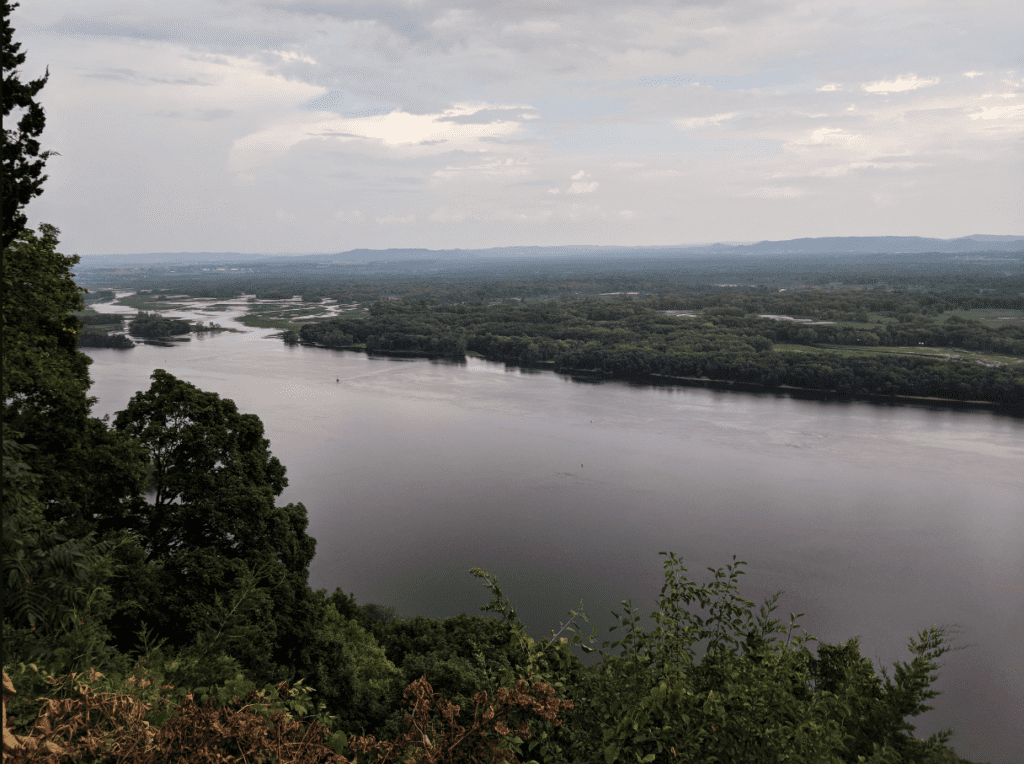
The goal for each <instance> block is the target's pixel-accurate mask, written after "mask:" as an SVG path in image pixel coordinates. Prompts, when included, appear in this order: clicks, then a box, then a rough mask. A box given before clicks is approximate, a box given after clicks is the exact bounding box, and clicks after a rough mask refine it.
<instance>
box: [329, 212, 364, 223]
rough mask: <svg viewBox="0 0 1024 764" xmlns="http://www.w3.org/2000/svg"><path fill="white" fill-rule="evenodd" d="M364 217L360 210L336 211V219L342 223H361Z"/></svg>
mask: <svg viewBox="0 0 1024 764" xmlns="http://www.w3.org/2000/svg"><path fill="white" fill-rule="evenodd" d="M363 217H364V216H363V213H362V212H360V211H359V210H338V211H337V212H335V213H334V219H335V220H337V221H339V222H342V223H361V222H362V221H363Z"/></svg>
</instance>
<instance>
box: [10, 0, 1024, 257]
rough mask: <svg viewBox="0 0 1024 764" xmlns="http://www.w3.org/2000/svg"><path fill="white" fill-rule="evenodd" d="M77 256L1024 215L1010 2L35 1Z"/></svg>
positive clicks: (943, 228) (675, 234)
mask: <svg viewBox="0 0 1024 764" xmlns="http://www.w3.org/2000/svg"><path fill="white" fill-rule="evenodd" d="M12 22H13V25H14V28H15V40H16V41H17V42H20V43H22V51H23V52H25V53H26V55H27V59H26V62H25V64H24V65H23V66H22V67H21V74H22V79H23V80H24V79H26V78H35V77H37V76H40V75H41V74H42V73H43V72H44V70H45V69H46V68H47V67H49V72H50V79H49V82H48V84H47V85H46V87H45V88H43V90H42V91H41V93H40V95H39V101H40V102H41V103H42V105H43V106H44V108H45V109H46V120H47V125H46V130H45V132H44V133H43V136H42V145H43V148H44V149H52V150H54V151H57V152H59V153H60V156H53V157H51V158H50V160H49V162H48V163H47V173H48V175H49V179H48V180H47V182H46V183H45V185H44V193H43V195H42V196H41V197H38V198H37V199H35V200H34V201H33V202H32V203H31V204H30V205H29V206H28V208H27V210H26V212H27V214H28V217H29V223H30V225H33V226H36V225H38V224H39V223H41V222H46V223H50V224H52V225H55V226H57V227H58V228H59V229H60V230H61V242H62V251H64V252H65V254H72V253H77V254H82V255H86V254H120V253H144V252H245V253H286V252H287V253H328V252H342V251H346V250H349V249H354V248H362V247H366V248H371V249H386V248H389V247H426V248H430V249H441V248H485V247H500V246H550V245H563V244H590V245H678V244H691V243H701V242H715V241H720V242H752V241H761V240H779V239H788V238H797V237H803V236H886V235H901V236H933V237H939V238H953V237H958V236H966V235H970V234H1004V235H1005V234H1024V46H1022V45H1021V44H1020V39H1021V38H1020V35H1021V32H1022V31H1024V3H1021V2H1020V0H973V1H972V2H963V0H885V2H881V1H880V0H873V1H868V2H865V0H856V1H854V2H833V1H832V0H809V1H806V0H767V1H766V0H758V1H757V2H754V1H752V0H695V1H693V2H683V1H681V0H653V1H649V0H628V1H625V0H622V1H620V0H610V1H605V0H587V2H578V3H577V2H568V1H566V0H528V1H524V2H517V1H514V0H472V1H470V0H407V1H405V2H391V3H388V2H362V1H361V0H352V1H350V2H316V0H277V1H276V2H269V1H264V0H175V2H173V3H169V2H154V1H152V0H73V1H72V0H22V3H21V7H19V8H18V9H16V10H15V11H14V13H13V14H12Z"/></svg>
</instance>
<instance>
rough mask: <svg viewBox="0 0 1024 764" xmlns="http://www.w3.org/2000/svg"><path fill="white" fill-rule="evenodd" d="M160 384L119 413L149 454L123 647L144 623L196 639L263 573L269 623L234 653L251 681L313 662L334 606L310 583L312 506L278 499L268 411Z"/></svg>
mask: <svg viewBox="0 0 1024 764" xmlns="http://www.w3.org/2000/svg"><path fill="white" fill-rule="evenodd" d="M152 379H153V383H152V385H151V386H150V389H149V390H148V391H146V392H139V393H137V394H136V395H135V396H134V397H133V398H132V399H131V400H130V401H129V403H128V406H127V408H125V410H124V411H121V412H118V414H117V416H116V417H115V419H114V428H115V429H116V430H117V431H119V432H121V433H124V434H126V435H128V436H130V437H132V438H134V439H136V440H138V442H140V443H141V444H142V446H143V447H144V448H145V449H146V452H147V455H148V460H149V470H150V485H149V488H150V492H149V496H150V497H151V502H148V503H146V504H144V505H143V506H142V508H141V510H140V511H139V512H138V513H137V514H136V515H134V516H133V517H131V518H129V519H128V521H127V526H128V527H130V528H131V530H132V531H133V532H134V533H135V534H136V535H137V537H138V538H139V539H140V540H141V543H142V547H143V549H144V553H145V558H144V559H142V560H140V561H139V562H140V564H141V565H145V568H142V567H139V568H137V574H135V573H132V574H130V575H126V576H125V577H124V578H123V579H122V581H121V583H120V584H119V587H120V588H119V590H118V591H119V593H120V596H121V598H122V599H123V600H124V601H125V602H135V603H136V604H137V612H136V613H134V614H127V615H126V617H125V620H123V621H122V622H121V623H120V624H119V625H118V626H117V627H115V629H114V631H115V636H116V638H117V639H118V640H119V647H121V648H122V649H123V650H124V649H131V648H133V647H135V645H134V644H133V641H132V639H131V635H134V634H135V632H136V631H137V629H138V627H139V625H140V622H141V621H143V620H145V621H147V622H148V623H149V625H150V626H152V627H154V629H155V630H156V631H157V632H158V633H159V634H160V635H161V636H162V637H166V638H167V639H168V641H169V642H170V643H171V645H173V646H179V647H180V646H186V645H188V644H191V643H192V642H193V640H194V639H195V638H196V637H197V636H198V635H199V634H202V633H203V632H204V630H205V629H206V627H207V626H208V624H209V619H210V617H211V616H210V613H214V612H215V611H216V609H217V605H216V602H217V598H218V597H221V599H222V600H226V598H227V595H228V592H229V591H230V590H231V589H232V588H233V587H235V586H236V584H237V583H238V582H239V581H241V580H242V578H243V577H244V576H245V573H246V571H247V570H249V569H250V568H259V569H260V570H261V571H264V581H263V586H261V588H260V590H259V591H257V592H255V594H254V595H253V598H252V601H253V602H256V603H258V604H259V606H258V607H254V608H253V609H252V611H251V612H250V614H249V618H250V619H251V622H253V623H261V624H262V625H263V628H262V629H260V630H259V631H258V632H254V633H251V635H250V638H249V639H247V640H246V644H244V645H239V646H238V647H237V648H236V649H235V650H233V651H232V653H231V654H232V655H233V656H235V657H237V658H238V659H239V660H240V662H241V663H242V665H243V667H244V668H245V669H246V671H247V674H249V672H252V673H251V674H250V676H253V677H257V676H260V677H262V676H267V677H268V681H270V680H271V679H274V678H275V676H276V679H277V680H278V681H280V679H282V678H284V677H283V676H281V675H280V674H281V673H288V671H289V668H288V667H294V666H298V665H301V664H302V663H303V661H302V660H300V656H299V653H300V652H301V649H302V648H301V647H300V645H301V644H302V643H303V642H304V641H308V640H304V639H303V636H304V635H305V636H306V637H308V635H309V634H310V633H311V632H310V631H309V628H310V624H311V623H312V622H314V621H316V620H317V619H318V618H321V617H322V616H323V610H324V601H323V598H322V597H317V596H315V595H314V593H313V592H312V590H310V588H309V584H308V579H309V563H310V562H311V561H312V559H313V555H314V554H315V551H316V540H315V539H313V538H312V537H310V536H309V535H307V534H306V532H305V531H306V527H307V523H308V521H307V517H306V508H305V507H304V506H303V505H302V504H289V505H287V506H285V507H277V506H275V501H274V499H275V497H276V496H279V495H280V494H281V492H282V491H283V490H284V488H285V487H286V486H287V485H288V481H287V479H286V478H285V468H284V466H283V465H282V464H281V462H280V461H279V460H278V459H277V458H276V457H274V456H272V455H271V453H270V449H269V446H270V442H269V441H268V440H267V439H266V438H264V437H263V423H262V422H261V421H260V419H259V417H257V416H255V415H254V414H241V413H239V412H238V408H237V407H236V406H235V404H234V402H233V401H230V400H227V399H222V398H221V397H220V396H218V395H217V394H216V393H209V392H204V391H202V390H199V389H198V388H196V387H195V386H194V385H191V384H189V383H188V382H185V381H183V380H179V379H177V378H175V377H174V376H173V375H171V374H168V373H167V372H166V371H164V370H162V369H157V370H155V371H154V372H153V375H152ZM129 616H130V617H129ZM239 650H240V651H242V652H244V653H245V654H244V655H243V654H241V653H239V652H238V651H239Z"/></svg>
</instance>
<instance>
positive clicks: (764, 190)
mask: <svg viewBox="0 0 1024 764" xmlns="http://www.w3.org/2000/svg"><path fill="white" fill-rule="evenodd" d="M740 196H747V197H754V198H757V199H795V198H797V197H800V196H807V191H805V190H804V189H802V188H794V187H793V186H760V187H759V188H755V189H753V190H751V191H746V192H744V193H742V194H740Z"/></svg>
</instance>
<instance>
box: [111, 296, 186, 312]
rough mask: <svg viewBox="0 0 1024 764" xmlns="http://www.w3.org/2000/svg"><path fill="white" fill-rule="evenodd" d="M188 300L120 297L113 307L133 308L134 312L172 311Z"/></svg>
mask: <svg viewBox="0 0 1024 764" xmlns="http://www.w3.org/2000/svg"><path fill="white" fill-rule="evenodd" d="M188 299H190V298H187V297H186V298H175V299H171V300H156V299H154V298H153V297H151V296H150V295H137V294H133V295H129V296H128V297H122V298H121V299H120V300H115V301H114V304H115V305H127V306H128V307H129V308H135V309H136V310H172V309H174V308H175V307H177V306H178V303H181V302H185V301H186V300H188Z"/></svg>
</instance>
